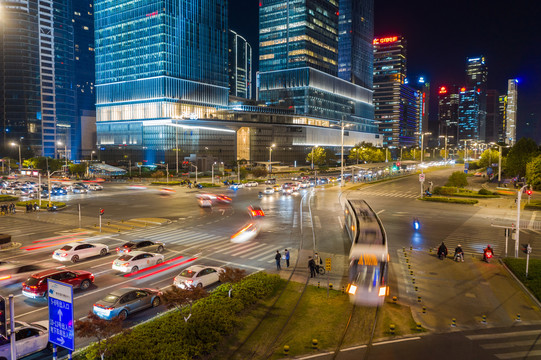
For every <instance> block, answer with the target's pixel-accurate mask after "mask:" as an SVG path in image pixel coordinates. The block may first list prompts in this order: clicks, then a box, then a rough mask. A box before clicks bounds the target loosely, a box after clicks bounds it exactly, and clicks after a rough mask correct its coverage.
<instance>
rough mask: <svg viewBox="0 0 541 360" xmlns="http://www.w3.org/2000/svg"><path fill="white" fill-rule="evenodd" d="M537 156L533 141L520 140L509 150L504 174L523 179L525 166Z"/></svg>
mask: <svg viewBox="0 0 541 360" xmlns="http://www.w3.org/2000/svg"><path fill="white" fill-rule="evenodd" d="M537 154H538V148H537V144H536V143H535V141H533V140H532V139H529V138H522V139H520V140H519V141H517V143H516V144H515V145H514V146H513V147H512V148H511V150H509V154H508V155H507V162H506V166H505V172H506V173H507V174H508V175H510V176H518V177H523V176H524V175H526V164H527V163H529V162H530V161H531V160H532V159H533V158H534V157H535V156H537Z"/></svg>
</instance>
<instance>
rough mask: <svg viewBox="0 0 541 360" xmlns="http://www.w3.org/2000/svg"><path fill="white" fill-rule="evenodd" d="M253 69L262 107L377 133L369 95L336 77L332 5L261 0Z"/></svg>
mask: <svg viewBox="0 0 541 360" xmlns="http://www.w3.org/2000/svg"><path fill="white" fill-rule="evenodd" d="M259 68H260V72H259V73H258V79H257V97H258V100H261V101H264V102H265V103H266V104H267V105H283V106H287V107H290V108H292V109H294V111H295V113H296V114H299V115H307V116H313V117H317V118H321V119H324V120H326V121H328V120H330V121H333V122H337V121H342V120H344V121H347V122H348V123H350V124H351V125H352V126H351V127H349V128H348V129H349V130H357V131H361V132H367V133H372V134H375V133H377V126H376V125H375V124H374V121H373V120H374V119H373V106H372V91H371V90H370V89H367V88H364V87H361V86H359V85H355V84H353V83H351V82H349V81H345V80H342V79H340V78H338V77H337V75H338V1H336V0H304V1H295V0H261V1H260V6H259ZM371 138H372V139H373V135H372V136H371ZM367 141H371V140H369V139H368V138H367Z"/></svg>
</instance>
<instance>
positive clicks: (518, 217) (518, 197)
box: [515, 185, 528, 258]
mask: <svg viewBox="0 0 541 360" xmlns="http://www.w3.org/2000/svg"><path fill="white" fill-rule="evenodd" d="M526 187H528V185H524V186H523V187H521V188H520V190H519V191H518V194H517V231H516V233H515V257H516V258H517V257H518V241H519V236H520V201H521V200H522V192H523V191H524V189H525V188H526Z"/></svg>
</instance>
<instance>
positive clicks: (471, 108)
mask: <svg viewBox="0 0 541 360" xmlns="http://www.w3.org/2000/svg"><path fill="white" fill-rule="evenodd" d="M479 94H480V91H477V89H467V88H465V87H463V88H461V89H460V100H459V105H458V141H459V142H460V141H464V140H479V130H480V125H479Z"/></svg>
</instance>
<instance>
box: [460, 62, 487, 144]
mask: <svg viewBox="0 0 541 360" xmlns="http://www.w3.org/2000/svg"><path fill="white" fill-rule="evenodd" d="M487 76H488V67H487V65H486V61H485V57H484V56H479V57H473V58H468V59H467V60H466V86H465V87H464V88H465V91H462V89H461V91H460V94H461V96H460V99H461V101H462V100H464V101H465V103H464V104H462V103H461V104H460V109H461V113H460V114H461V115H460V119H459V120H460V122H461V124H459V137H460V139H459V140H464V139H465V138H463V137H462V136H465V137H466V138H468V139H470V138H471V139H472V140H476V141H485V137H486V116H487V98H486V91H487ZM462 95H464V96H462ZM472 116H474V117H475V118H472ZM473 127H477V129H475V130H474V129H473ZM460 129H462V130H460Z"/></svg>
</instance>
